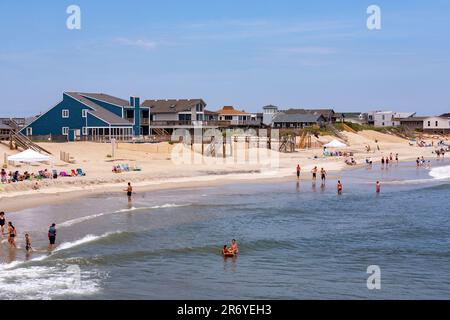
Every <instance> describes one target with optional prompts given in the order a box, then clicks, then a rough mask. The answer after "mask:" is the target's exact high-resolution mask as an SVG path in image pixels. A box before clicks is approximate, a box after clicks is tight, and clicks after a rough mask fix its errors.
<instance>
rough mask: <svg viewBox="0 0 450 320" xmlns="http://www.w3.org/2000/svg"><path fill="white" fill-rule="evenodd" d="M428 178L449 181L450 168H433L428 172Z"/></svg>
mask: <svg viewBox="0 0 450 320" xmlns="http://www.w3.org/2000/svg"><path fill="white" fill-rule="evenodd" d="M430 176H431V177H433V178H434V179H439V180H443V179H450V166H444V167H437V168H433V169H432V170H431V171H430Z"/></svg>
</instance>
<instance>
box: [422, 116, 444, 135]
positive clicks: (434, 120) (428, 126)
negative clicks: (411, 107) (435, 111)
mask: <svg viewBox="0 0 450 320" xmlns="http://www.w3.org/2000/svg"><path fill="white" fill-rule="evenodd" d="M423 131H424V132H432V133H448V132H450V118H448V117H429V118H425V119H424V121H423Z"/></svg>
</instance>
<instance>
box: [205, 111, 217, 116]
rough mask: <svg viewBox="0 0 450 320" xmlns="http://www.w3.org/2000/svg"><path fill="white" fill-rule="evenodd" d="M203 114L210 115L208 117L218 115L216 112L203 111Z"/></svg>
mask: <svg viewBox="0 0 450 320" xmlns="http://www.w3.org/2000/svg"><path fill="white" fill-rule="evenodd" d="M203 114H208V115H211V116H212V115H217V114H218V113H217V112H215V111H210V110H203Z"/></svg>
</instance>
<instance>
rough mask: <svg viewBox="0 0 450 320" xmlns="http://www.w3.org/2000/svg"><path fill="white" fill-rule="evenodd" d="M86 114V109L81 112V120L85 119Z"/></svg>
mask: <svg viewBox="0 0 450 320" xmlns="http://www.w3.org/2000/svg"><path fill="white" fill-rule="evenodd" d="M87 113H88V110H87V109H83V110H81V116H82V117H83V118H87Z"/></svg>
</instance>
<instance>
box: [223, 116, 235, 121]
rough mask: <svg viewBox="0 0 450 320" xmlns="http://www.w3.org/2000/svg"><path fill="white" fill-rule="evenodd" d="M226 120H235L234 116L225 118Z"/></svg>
mask: <svg viewBox="0 0 450 320" xmlns="http://www.w3.org/2000/svg"><path fill="white" fill-rule="evenodd" d="M225 120H226V121H231V120H233V116H225Z"/></svg>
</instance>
